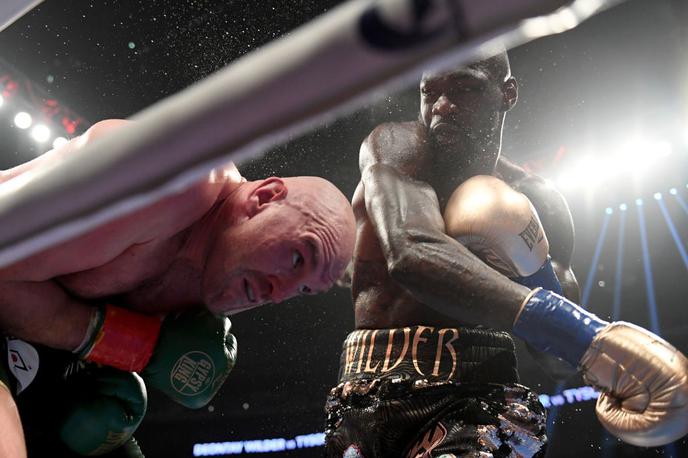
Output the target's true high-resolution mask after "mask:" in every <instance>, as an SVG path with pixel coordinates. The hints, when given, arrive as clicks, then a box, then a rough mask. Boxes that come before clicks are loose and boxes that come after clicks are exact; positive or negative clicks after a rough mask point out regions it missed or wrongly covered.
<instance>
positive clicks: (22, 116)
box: [14, 111, 33, 129]
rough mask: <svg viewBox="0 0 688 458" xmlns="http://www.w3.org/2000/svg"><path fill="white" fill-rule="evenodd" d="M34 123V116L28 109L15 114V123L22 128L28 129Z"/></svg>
mask: <svg viewBox="0 0 688 458" xmlns="http://www.w3.org/2000/svg"><path fill="white" fill-rule="evenodd" d="M32 123H33V118H32V117H31V115H30V114H28V113H27V112H26V111H20V112H19V113H17V114H16V115H14V125H15V126H17V127H18V128H20V129H28V128H29V127H31V124H32Z"/></svg>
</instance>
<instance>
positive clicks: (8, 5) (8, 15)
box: [0, 0, 43, 32]
mask: <svg viewBox="0 0 688 458" xmlns="http://www.w3.org/2000/svg"><path fill="white" fill-rule="evenodd" d="M41 2H43V0H2V2H0V32H1V31H3V30H4V29H6V28H7V27H9V26H10V25H12V23H13V22H14V21H16V20H17V19H19V18H20V17H22V16H23V15H25V14H26V13H28V12H29V11H31V10H32V9H33V8H35V7H36V6H38V4H40V3H41Z"/></svg>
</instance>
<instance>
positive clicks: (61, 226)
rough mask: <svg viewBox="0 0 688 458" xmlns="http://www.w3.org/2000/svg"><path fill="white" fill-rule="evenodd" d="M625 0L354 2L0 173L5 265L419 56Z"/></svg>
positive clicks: (460, 53) (319, 117)
mask: <svg viewBox="0 0 688 458" xmlns="http://www.w3.org/2000/svg"><path fill="white" fill-rule="evenodd" d="M619 1H620V0H575V1H573V0H509V1H505V0H379V1H373V0H353V1H350V2H347V3H345V4H343V5H341V6H339V7H338V8H336V9H334V10H332V11H330V12H329V13H327V14H325V15H323V16H321V17H319V18H317V19H315V20H313V21H311V22H310V23H308V24H306V25H304V26H302V27H300V28H299V29H297V30H295V31H294V32H292V33H290V34H289V35H287V36H286V37H283V38H281V39H279V40H276V41H274V42H272V43H270V44H269V45H267V46H265V47H263V48H261V49H259V50H256V51H255V52H252V53H250V54H247V55H246V56H244V57H242V58H241V59H238V60H237V61H235V62H233V63H232V64H231V65H229V66H228V67H226V68H224V69H222V70H220V71H218V72H217V73H215V74H214V75H211V76H210V77H208V78H206V79H205V80H203V81H201V82H200V83H197V84H195V85H194V86H192V87H190V88H188V89H185V90H184V91H181V92H180V93H178V94H175V95H173V96H171V97H168V98H167V99H164V100H162V101H160V102H158V103H156V104H154V105H153V106H151V107H149V108H147V109H146V110H143V111H142V112H140V113H139V114H137V115H136V116H134V117H133V119H134V120H136V122H135V123H132V124H130V125H129V126H126V127H124V128H122V129H121V130H118V131H117V134H116V135H114V136H106V137H105V138H103V139H102V140H99V141H97V142H95V143H93V144H90V145H87V146H86V147H85V148H83V149H82V150H80V151H78V152H75V153H74V154H73V155H71V156H70V157H67V158H66V159H65V160H64V161H62V162H60V163H58V164H55V165H54V166H51V167H50V168H49V169H45V170H40V171H36V172H33V173H31V174H26V175H24V176H20V177H19V178H14V179H12V180H8V181H7V182H5V183H3V184H2V185H0V266H4V265H7V264H9V263H12V262H14V261H16V260H19V259H22V258H24V257H27V256H29V255H31V254H34V253H36V252H38V251H39V250H41V249H44V248H46V247H49V246H52V245H54V244H57V243H60V242H62V241H64V240H67V239H69V238H72V237H74V236H76V235H79V234H81V233H83V232H85V231H87V230H89V229H91V228H93V227H95V226H97V225H98V224H102V223H103V222H106V221H109V220H111V219H113V218H115V217H118V216H121V215H122V214H125V213H127V212H130V211H133V210H135V209H138V208H140V207H142V206H144V205H147V204H149V203H151V202H154V201H156V200H158V199H160V198H161V197H162V196H164V195H167V194H169V193H171V192H175V191H177V190H180V189H182V188H183V187H185V186H188V185H189V184H191V183H192V182H193V181H195V180H197V179H199V178H200V177H201V176H202V174H204V173H207V172H208V171H209V170H210V169H211V168H213V167H215V166H217V165H219V164H221V163H222V162H224V161H227V160H234V161H239V160H241V159H243V158H246V157H248V156H254V155H256V154H259V153H261V152H264V151H265V150H266V149H267V148H268V147H270V146H273V145H275V144H278V143H280V142H284V141H285V140H287V139H288V138H289V137H290V136H292V135H295V134H296V133H303V132H305V131H306V130H307V129H309V128H312V127H313V126H315V125H317V124H321V123H322V122H324V121H325V120H327V119H330V118H331V117H333V116H336V115H338V114H341V112H342V111H346V110H350V109H352V108H355V107H356V106H360V105H362V104H363V103H365V102H369V101H370V96H371V93H372V92H374V91H375V90H379V89H380V88H381V87H383V86H387V87H388V86H389V85H390V84H391V85H395V84H401V83H404V82H408V81H409V80H416V79H418V78H419V77H420V72H421V69H422V68H428V67H440V66H448V65H457V64H459V63H464V62H466V61H468V60H469V59H471V58H473V57H475V56H476V55H478V53H479V52H480V51H481V50H482V51H484V50H485V47H486V46H495V45H498V46H506V47H512V46H516V45H518V44H521V43H524V42H526V41H529V40H532V39H534V38H537V37H540V36H544V35H548V34H552V33H557V32H562V31H564V30H567V29H569V28H571V27H574V26H576V25H577V24H578V23H579V22H580V21H581V20H583V19H585V18H587V17H589V16H590V15H592V14H594V13H596V12H598V11H599V10H600V9H602V8H606V7H609V6H611V5H612V4H615V3H618V2H619ZM529 18H531V19H529ZM352 160H356V159H355V158H352Z"/></svg>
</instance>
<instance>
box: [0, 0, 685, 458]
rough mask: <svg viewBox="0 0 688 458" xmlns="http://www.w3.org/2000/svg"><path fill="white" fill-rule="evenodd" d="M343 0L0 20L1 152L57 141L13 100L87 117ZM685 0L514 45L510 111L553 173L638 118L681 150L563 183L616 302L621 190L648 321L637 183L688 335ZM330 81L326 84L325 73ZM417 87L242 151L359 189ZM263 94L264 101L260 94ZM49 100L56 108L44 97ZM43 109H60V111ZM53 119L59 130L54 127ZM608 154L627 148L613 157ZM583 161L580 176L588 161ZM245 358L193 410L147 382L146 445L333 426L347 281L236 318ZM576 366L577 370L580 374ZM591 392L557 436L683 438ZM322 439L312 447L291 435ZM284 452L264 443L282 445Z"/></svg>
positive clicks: (537, 163)
mask: <svg viewBox="0 0 688 458" xmlns="http://www.w3.org/2000/svg"><path fill="white" fill-rule="evenodd" d="M336 3H339V2H336V1H317V2H316V1H272V0H270V1H261V2H239V1H224V2H222V1H210V0H208V1H203V0H197V1H193V0H183V1H174V2H172V1H163V0H147V1H101V2H95V1H93V2H84V1H76V0H61V1H48V2H46V3H45V4H43V5H41V6H39V7H38V8H36V9H35V10H34V11H32V12H31V13H29V14H28V15H26V16H25V17H23V18H22V19H20V20H19V21H18V22H16V23H15V24H14V25H12V26H11V27H10V28H8V29H7V30H5V31H3V32H2V33H0V58H1V59H2V60H0V74H8V75H11V76H12V78H13V80H14V81H18V82H19V88H18V90H17V92H16V94H15V95H16V96H15V97H14V98H12V99H11V100H8V101H7V102H6V103H5V105H4V107H3V108H2V109H0V138H2V142H0V167H2V168H7V167H10V166H12V165H15V164H17V163H20V162H23V161H26V160H29V159H30V158H32V157H35V156H36V155H37V154H40V153H41V152H43V151H45V150H47V149H49V146H46V145H38V144H36V143H35V142H34V141H33V140H31V139H29V138H28V136H27V133H26V131H22V130H19V129H17V128H15V127H13V125H12V116H13V108H12V104H13V103H14V104H15V105H17V106H20V105H22V104H23V105H25V109H31V108H30V107H31V106H32V105H33V106H34V107H38V106H41V105H44V104H45V102H46V101H47V100H55V101H57V102H58V103H59V106H60V107H61V109H62V111H61V113H62V114H64V115H65V116H67V117H69V118H70V119H73V120H77V121H79V122H78V127H77V131H76V133H78V132H80V131H83V130H84V129H85V128H86V127H88V125H89V124H90V123H92V122H95V121H97V120H100V119H104V118H117V117H128V116H131V115H132V114H134V113H136V112H137V111H139V110H141V109H143V108H145V107H146V106H148V105H150V104H151V103H153V102H155V101H157V100H160V99H162V98H164V97H166V96H168V95H171V94H173V93H175V92H177V91H179V90H181V89H183V88H185V87H187V86H189V85H190V84H193V83H194V82H196V81H199V80H200V79H202V78H203V77H205V76H206V75H208V74H210V73H212V72H213V71H215V70H217V69H219V68H221V67H223V66H224V65H226V64H228V63H230V62H231V61H232V60H234V59H236V58H237V57H239V56H241V55H242V54H245V53H247V52H250V51H252V50H254V49H256V48H258V47H259V46H260V45H262V44H264V43H266V42H268V41H270V40H272V39H275V38H277V37H279V36H281V35H283V34H285V33H288V32H289V31H290V30H291V29H293V28H295V27H297V26H298V25H299V24H302V23H304V22H307V21H308V20H310V19H312V18H313V17H315V16H317V15H319V14H321V13H323V12H325V11H327V10H328V9H330V8H331V7H333V6H334V5H335V4H336ZM687 4H688V2H685V1H684V0H634V1H629V2H627V3H624V4H622V5H621V6H618V7H615V8H613V9H611V10H609V11H607V12H604V13H602V14H600V15H598V16H596V17H594V18H592V19H590V20H589V21H587V22H586V23H584V24H582V25H581V26H579V27H578V28H576V29H574V30H572V31H569V32H566V33H564V34H561V35H558V36H553V37H548V38H545V39H540V40H537V41H535V42H533V43H530V44H527V45H524V46H521V47H519V48H516V49H514V50H513V51H512V52H511V61H512V70H513V73H514V74H515V76H516V77H517V78H518V81H519V85H520V101H519V104H518V105H517V107H516V108H515V109H514V110H513V111H512V112H511V113H510V114H509V115H508V116H507V122H506V127H505V131H504V147H503V153H504V154H505V155H506V156H508V157H510V158H512V159H514V160H516V161H517V162H520V163H524V164H527V165H528V166H529V167H530V168H531V169H533V170H535V171H536V172H538V173H540V174H542V175H543V176H545V177H547V178H550V179H552V180H554V181H555V182H558V181H557V180H559V177H560V176H561V175H562V174H564V173H567V172H569V171H570V170H573V169H574V168H575V167H576V164H577V163H578V161H580V160H581V159H582V158H583V157H585V156H586V155H590V156H591V157H593V158H595V160H597V159H600V158H602V159H603V158H606V157H611V155H612V153H613V152H615V151H617V150H619V149H620V148H621V149H622V148H623V147H624V145H625V144H626V143H627V142H635V143H636V145H638V144H640V143H639V141H638V140H637V139H636V137H638V136H640V137H643V138H646V139H650V140H652V141H664V142H667V143H668V144H669V145H671V148H672V152H671V154H669V155H668V156H666V157H663V158H662V159H661V160H660V161H659V162H658V163H656V164H654V165H652V166H647V165H646V166H640V167H638V168H636V170H635V172H628V171H618V173H617V176H616V178H609V179H606V180H604V181H603V182H602V183H601V184H598V185H595V186H593V185H591V184H588V185H584V184H583V183H579V184H578V186H574V187H572V188H566V189H563V191H564V193H565V195H566V197H567V198H568V199H569V203H570V205H571V210H572V213H573V218H574V223H575V225H576V228H577V240H576V241H577V249H576V253H575V257H574V268H575V270H576V272H577V275H578V278H579V282H580V283H581V286H582V287H583V286H584V283H585V282H586V279H587V277H588V274H589V272H590V270H591V268H592V269H594V272H593V274H594V275H593V276H592V277H591V278H592V285H593V287H592V289H591V295H590V300H589V301H588V304H589V308H590V309H591V310H593V311H594V312H595V313H598V314H599V315H601V316H603V317H609V315H610V314H611V313H612V312H611V311H612V302H613V289H614V285H615V272H616V256H617V240H618V236H619V231H618V226H619V220H620V217H619V210H618V205H619V204H620V203H624V202H625V203H628V204H629V210H628V211H627V218H626V231H625V238H624V240H625V241H624V244H623V245H622V251H623V252H624V255H625V257H624V263H623V270H622V275H621V285H622V295H621V316H620V318H621V319H624V320H628V321H633V322H635V323H637V324H640V325H642V326H646V327H650V325H651V324H650V319H649V312H648V310H649V309H648V305H649V303H650V300H649V299H648V296H647V294H646V290H647V286H646V285H647V284H646V279H647V276H646V274H645V271H644V268H643V258H642V252H641V242H640V235H639V229H638V227H639V225H638V213H637V210H636V205H635V203H634V201H635V199H636V198H643V199H644V203H645V205H644V206H643V207H644V215H645V222H646V224H647V231H648V247H649V254H650V259H651V266H652V275H651V279H652V280H653V281H654V283H653V285H654V289H655V297H656V301H657V307H658V312H657V313H658V316H659V331H660V332H661V333H662V335H663V336H665V337H666V338H667V339H669V340H670V341H671V342H673V343H674V344H675V345H676V346H677V347H678V348H679V349H681V350H682V351H684V352H688V337H687V336H688V318H687V317H686V312H685V307H686V297H687V296H688V281H686V280H687V279H688V265H686V264H684V261H683V260H682V259H681V257H680V255H679V252H678V249H677V245H676V244H675V242H674V239H673V238H672V236H671V233H670V232H669V229H668V226H667V224H666V222H665V220H664V218H663V216H662V213H661V212H660V210H659V207H658V206H657V205H656V202H655V201H654V200H653V198H652V196H653V193H654V192H657V191H659V192H662V193H664V194H663V195H664V197H665V201H666V205H667V209H668V211H669V214H670V216H671V218H672V220H673V222H674V224H675V225H676V229H675V230H676V232H677V235H678V236H679V237H680V240H681V242H680V243H682V246H683V247H684V249H685V247H686V241H688V210H685V211H684V210H683V209H682V208H681V207H680V205H679V204H678V202H677V201H676V200H675V199H674V198H673V196H670V195H668V194H667V191H668V190H669V188H671V187H676V188H677V190H678V191H677V193H678V196H679V197H682V198H683V200H684V201H685V200H688V189H687V188H686V183H688V109H687V108H686V107H687V106H688V81H687V77H686V75H687V74H688V72H687V70H688V45H687V37H688V30H687V28H686V27H687V26H686V24H687V23H688V12H687V10H688V6H687ZM323 84H326V82H325V81H324V82H323ZM415 91H416V90H415V88H409V89H408V90H406V91H401V92H399V93H394V94H387V95H386V96H383V97H381V98H380V99H379V100H376V101H371V104H370V105H368V106H366V107H363V108H362V109H360V110H359V111H357V112H356V113H354V114H352V115H350V116H348V117H346V118H343V119H339V120H337V121H335V122H332V123H330V124H328V125H326V126H323V127H322V128H321V129H319V130H317V131H315V132H313V133H310V134H307V135H305V136H303V137H301V138H295V139H294V140H293V141H292V142H290V143H289V144H287V145H284V146H282V147H279V148H276V149H275V150H273V151H271V152H269V153H268V154H266V155H265V156H264V157H263V158H261V159H257V160H254V161H252V162H251V163H246V164H241V165H240V169H241V170H242V172H243V173H244V175H246V176H247V177H248V178H249V179H251V178H263V177H266V176H269V175H285V176H287V175H297V174H299V175H307V174H312V175H320V176H323V177H325V178H328V179H329V180H331V181H333V182H334V183H335V184H337V185H338V186H339V187H340V189H342V190H343V191H344V193H345V194H347V195H348V196H350V195H351V194H352V192H353V189H354V187H355V185H356V182H357V180H358V170H357V152H358V147H359V145H360V142H361V140H362V139H363V137H365V135H366V134H367V133H368V132H369V131H370V130H371V129H372V127H374V126H375V125H376V124H378V123H380V122H383V121H388V120H408V119H412V118H414V117H415V116H416V113H417V109H418V106H417V96H416V92H415ZM266 109H269V107H266ZM44 112H45V111H44ZM49 121H52V122H53V123H54V122H55V119H54V117H53V118H52V119H50V120H49ZM59 128H60V126H59V124H54V130H59ZM600 167H601V168H602V169H605V168H607V169H611V170H607V171H608V172H610V171H614V170H617V169H618V168H619V167H618V166H603V165H600ZM585 178H590V177H589V176H588V177H585V176H582V177H580V178H579V179H585ZM607 207H610V208H612V209H613V214H612V215H610V217H609V224H608V226H607V232H606V237H605V239H604V240H603V243H601V245H600V246H601V254H600V257H599V262H597V263H596V265H594V266H591V263H592V259H593V254H594V249H595V245H596V243H597V241H598V238H599V235H600V231H601V228H602V227H603V219H604V217H605V209H606V208H607ZM232 321H233V323H234V331H235V334H236V336H237V338H238V340H239V345H240V360H239V363H238V364H237V366H236V369H235V370H234V373H233V374H232V376H231V377H230V378H229V380H228V381H227V383H226V385H225V388H224V389H223V390H222V392H221V393H220V395H218V397H217V398H216V399H215V400H214V401H213V403H212V405H211V406H209V407H208V408H204V409H201V410H199V411H188V410H184V409H183V408H181V407H179V406H177V405H174V404H172V403H171V402H169V401H167V400H166V399H164V398H163V397H161V396H159V395H157V394H156V393H152V394H151V400H150V409H149V413H148V415H147V418H146V421H145V422H144V424H143V425H142V426H141V428H140V430H139V432H138V433H137V438H138V439H139V441H140V443H141V444H142V448H143V450H144V451H145V452H146V454H147V455H148V456H150V457H160V456H171V457H177V456H179V457H185V456H192V447H193V444H194V443H199V442H223V441H235V440H245V439H265V438H276V437H286V438H292V437H294V436H296V435H300V434H308V433H314V432H318V431H322V429H323V422H324V414H323V409H322V405H323V401H324V398H325V395H326V393H327V391H328V389H329V387H330V386H331V385H333V384H334V383H335V381H336V376H337V365H338V354H339V346H340V344H341V342H342V341H343V339H344V337H345V336H346V334H347V333H348V332H349V331H350V330H351V329H352V327H353V314H352V307H351V301H350V295H349V292H348V291H346V290H342V289H334V290H332V291H331V292H330V293H328V294H326V295H320V296H317V297H305V298H299V299H294V300H291V301H289V302H286V303H283V304H280V305H278V306H266V307H263V308H260V309H258V310H254V311H250V312H245V313H243V314H241V315H238V316H236V317H234V318H233V320H232ZM520 367H521V374H522V381H523V383H524V384H526V385H529V386H532V387H533V388H535V389H536V390H538V391H540V392H542V393H548V394H552V393H555V392H558V391H560V390H561V389H562V388H565V387H561V386H560V387H557V386H556V384H555V383H554V382H552V381H551V380H549V379H548V378H547V377H546V375H544V374H543V373H542V372H541V371H540V370H539V369H538V367H537V366H536V365H535V364H534V363H533V362H532V361H531V360H530V359H529V357H528V356H527V355H526V354H525V353H523V352H521V354H520ZM582 385H583V382H582V381H581V380H580V379H579V378H578V377H574V378H572V379H571V380H569V381H568V382H567V385H566V387H578V386H582ZM593 407H594V403H593V402H582V403H576V404H572V405H567V406H564V407H562V408H561V409H559V410H558V411H557V413H556V414H555V415H553V417H556V419H555V420H554V422H553V423H554V424H553V426H552V429H551V433H552V434H551V445H550V454H549V456H552V457H559V456H562V457H568V456H571V457H573V456H577V457H579V456H605V457H612V456H624V457H625V456H638V457H640V456H656V455H663V456H674V457H679V456H688V443H687V442H686V440H685V439H683V440H682V441H679V442H678V443H676V444H674V445H673V446H670V447H665V448H661V449H641V448H636V447H631V446H627V445H624V444H622V443H620V442H618V441H617V440H615V439H610V438H609V437H607V436H605V435H604V433H603V431H602V429H601V428H600V426H599V424H598V422H597V420H596V419H595V416H594V413H593ZM283 454H284V455H287V456H319V455H320V450H319V449H317V448H316V449H310V450H303V449H302V450H297V451H293V452H283ZM276 455H278V454H270V455H257V456H276Z"/></svg>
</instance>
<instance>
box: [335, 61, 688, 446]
mask: <svg viewBox="0 0 688 458" xmlns="http://www.w3.org/2000/svg"><path fill="white" fill-rule="evenodd" d="M420 93H421V100H420V117H419V120H418V121H415V122H407V123H389V124H383V125H381V126H378V127H377V128H375V129H374V130H373V132H372V133H371V134H370V135H369V136H368V137H367V138H366V139H365V141H364V142H363V144H362V146H361V150H360V158H359V165H360V169H361V181H360V183H359V185H358V188H357V190H356V192H355V195H354V198H353V205H354V212H355V215H356V220H357V242H356V247H355V251H354V260H353V272H352V293H353V300H354V310H355V320H356V328H357V330H356V331H354V332H353V333H351V334H350V335H349V336H348V337H347V339H346V341H345V342H344V345H343V351H342V356H341V359H340V373H339V376H340V384H339V385H338V386H336V387H335V388H334V389H333V390H332V391H331V392H330V396H329V398H328V402H327V407H326V411H327V414H328V419H327V428H326V449H327V455H328V456H331V457H341V456H344V457H347V458H356V457H365V458H373V457H408V458H421V457H422V458H429V457H444V458H449V457H458V456H478V455H480V456H483V455H484V456H493V455H496V454H499V456H502V455H503V456H507V455H508V456H524V457H532V456H543V455H544V453H545V445H546V437H545V411H544V409H543V407H542V406H541V405H540V403H539V402H538V399H537V396H536V395H535V394H534V393H532V392H531V391H530V390H528V389H527V388H526V387H524V386H522V385H519V384H518V374H517V370H516V359H515V355H514V344H513V341H512V340H511V337H510V335H509V333H508V331H512V332H513V333H514V334H516V335H517V336H519V337H520V338H522V339H524V340H525V341H526V342H528V343H530V344H531V345H532V346H533V347H534V348H535V349H536V350H537V351H540V352H545V353H548V354H549V355H551V356H553V357H554V358H559V359H563V360H564V361H566V362H567V363H569V364H571V365H572V366H574V367H576V366H578V367H579V368H580V369H581V370H582V372H583V374H584V377H585V378H586V380H587V381H589V382H590V383H592V384H594V385H595V386H596V387H598V388H599V389H601V390H603V391H604V392H605V393H606V394H604V395H603V396H602V397H601V398H600V400H601V401H600V402H599V403H598V406H597V414H598V417H599V418H600V420H601V422H602V423H603V425H604V426H605V427H606V428H607V429H608V430H609V431H611V432H612V433H614V434H616V435H617V436H619V437H620V438H622V439H623V440H625V441H627V442H630V443H633V444H638V445H646V446H651V445H658V444H664V443H667V442H670V441H671V440H674V439H677V438H678V437H681V436H682V435H683V434H685V433H686V431H688V420H687V418H688V415H687V406H686V402H687V401H688V384H687V383H686V370H687V369H688V365H687V363H686V359H685V357H684V356H683V355H682V354H681V353H680V352H678V351H677V350H676V349H675V348H673V347H671V345H669V344H668V343H666V342H665V341H663V340H661V339H660V338H659V337H657V336H654V335H652V334H651V333H649V332H647V331H645V330H642V329H640V328H637V327H634V326H632V325H628V324H625V323H612V324H609V323H606V322H604V321H602V320H599V318H597V317H595V316H594V315H590V314H588V313H587V312H585V311H584V310H583V309H581V308H580V307H579V306H577V305H576V304H575V303H574V302H571V301H569V300H568V299H566V298H565V297H564V295H566V296H568V297H570V298H571V299H574V300H577V297H578V287H577V284H576V280H575V276H574V275H573V272H572V271H571V268H570V260H571V253H572V250H573V226H572V221H571V216H570V213H569V210H568V208H567V205H566V202H565V201H564V199H563V198H562V196H561V195H560V194H559V193H558V192H556V190H555V189H553V188H552V186H551V185H549V184H548V183H547V182H545V181H544V180H542V179H540V178H538V177H536V176H533V175H530V174H528V173H526V172H525V171H524V170H523V169H521V168H519V167H517V166H515V165H514V164H511V163H509V162H507V161H506V160H504V159H503V158H500V149H501V134H502V127H503V120H504V116H505V113H506V112H507V111H509V110H510V109H511V108H512V107H513V106H514V104H515V103H516V100H517V85H516V80H515V79H514V78H513V77H512V76H511V73H510V69H509V63H508V58H507V56H506V54H505V53H502V54H499V55H496V56H494V57H491V58H488V59H485V60H482V61H479V62H476V63H473V64H471V65H469V66H467V67H463V68H458V69H454V70H452V71H447V72H441V73H428V74H425V75H424V76H423V78H422V81H421V83H420ZM543 287H544V288H543ZM554 291H558V293H557V292H554ZM562 293H563V294H562ZM551 356H550V357H551Z"/></svg>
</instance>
